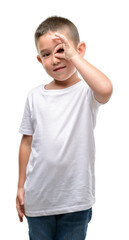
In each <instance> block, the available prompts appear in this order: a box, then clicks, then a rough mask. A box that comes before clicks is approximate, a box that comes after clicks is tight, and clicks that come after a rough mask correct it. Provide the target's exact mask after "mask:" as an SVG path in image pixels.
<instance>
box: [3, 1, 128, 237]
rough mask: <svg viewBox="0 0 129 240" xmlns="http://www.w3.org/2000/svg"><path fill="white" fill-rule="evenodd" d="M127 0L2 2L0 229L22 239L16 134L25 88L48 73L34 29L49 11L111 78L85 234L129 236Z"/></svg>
mask: <svg viewBox="0 0 129 240" xmlns="http://www.w3.org/2000/svg"><path fill="white" fill-rule="evenodd" d="M128 10H129V9H128V2H127V1H126V0H123V1H119V0H108V1H104V0H98V1H96V0H86V1H83V0H79V1H58V0H54V1H49V0H47V1H43V0H42V1H41V0H37V1H32V0H26V1H25V0H22V1H16V0H12V1H9V0H8V1H7V0H5V1H2V3H1V4H0V128H1V129H0V141H1V142H0V146H1V152H0V158H1V159H0V163H1V170H0V196H1V197H0V201H1V203H0V214H1V216H0V221H1V223H0V228H1V230H0V235H1V236H3V237H2V239H17V240H23V239H24V240H28V239H29V238H28V225H27V220H26V219H25V218H24V221H23V222H22V223H21V222H20V221H19V218H18V214H17V211H16V206H15V205H16V204H15V199H16V192H17V181H18V151H19V145H20V140H21V134H20V133H19V132H18V130H19V126H20V123H21V118H22V115H23V110H24V104H25V100H26V97H27V93H28V92H29V91H30V90H31V89H32V88H33V87H36V86H38V85H40V84H42V83H49V82H50V81H51V80H52V79H50V78H49V77H48V76H47V75H46V73H45V72H44V70H43V68H42V66H41V64H39V62H38V61H37V59H36V54H37V52H36V48H35V44H34V32H35V30H36V28H37V27H38V25H39V24H40V23H41V22H42V21H43V20H44V19H45V18H47V17H49V16H51V15H58V16H63V17H66V18H69V19H70V20H71V21H73V22H74V23H75V25H76V26H77V28H78V29H79V33H80V37H81V41H85V42H86V45H87V50H86V55H85V59H86V60H87V61H89V62H90V63H91V64H93V65H94V66H96V67H97V68H98V69H100V70H101V71H102V72H104V73H105V74H106V75H107V76H108V77H109V78H110V79H111V81H112V83H113V88H114V92H113V95H112V98H111V99H110V101H109V102H108V103H107V104H105V105H103V106H101V107H100V110H99V114H98V118H97V125H96V129H95V139H96V203H95V205H94V207H93V218H92V221H91V222H90V224H89V227H88V232H87V239H89V240H93V239H99V240H103V239H104V240H109V239H110V240H114V239H117V240H119V239H124V240H128V239H129V231H128V225H129V154H128V149H129V147H128V145H129V127H128V124H129V113H128V111H129V110H128V109H129V99H128V92H129V90H128V89H129V35H128V32H129V31H128V29H129V25H128V22H129V14H128Z"/></svg>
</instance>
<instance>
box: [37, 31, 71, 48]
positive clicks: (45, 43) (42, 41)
mask: <svg viewBox="0 0 129 240" xmlns="http://www.w3.org/2000/svg"><path fill="white" fill-rule="evenodd" d="M55 33H60V34H62V35H64V36H65V37H66V38H67V39H68V41H69V42H70V43H71V44H72V45H74V43H73V41H72V40H71V39H70V37H69V32H68V30H67V29H66V30H57V31H54V32H53V31H49V32H47V33H45V34H44V35H42V36H41V37H40V38H39V39H38V42H37V48H38V51H39V52H40V51H41V50H43V49H50V48H53V47H55V46H56V45H58V44H59V42H57V41H54V40H53V39H52V37H53V36H54V34H55Z"/></svg>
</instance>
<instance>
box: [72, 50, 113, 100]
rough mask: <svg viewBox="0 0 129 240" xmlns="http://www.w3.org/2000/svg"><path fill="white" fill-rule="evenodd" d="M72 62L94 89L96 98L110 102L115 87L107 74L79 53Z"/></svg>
mask: <svg viewBox="0 0 129 240" xmlns="http://www.w3.org/2000/svg"><path fill="white" fill-rule="evenodd" d="M71 62H72V63H73V64H74V66H75V67H76V69H77V70H78V72H79V73H80V74H81V76H82V77H83V79H84V80H85V81H86V82H87V84H88V85H89V87H90V88H91V89H92V90H93V92H94V96H95V98H96V100H97V101H98V102H101V103H106V102H108V100H109V98H110V97H111V94H112V91H113V88H112V84H111V82H110V80H109V79H108V78H107V77H106V75H105V74H103V73H102V72H101V71H99V70H98V69H97V68H95V67H94V66H93V65H91V64H90V63H89V62H87V61H86V60H85V59H84V58H82V57H81V56H80V55H79V54H76V55H75V56H73V57H72V58H71Z"/></svg>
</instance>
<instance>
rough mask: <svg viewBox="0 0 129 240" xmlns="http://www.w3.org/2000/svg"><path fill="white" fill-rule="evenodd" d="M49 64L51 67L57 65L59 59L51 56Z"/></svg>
mask: <svg viewBox="0 0 129 240" xmlns="http://www.w3.org/2000/svg"><path fill="white" fill-rule="evenodd" d="M51 63H52V65H57V64H58V63H60V59H59V58H56V57H55V55H54V54H53V55H52V59H51Z"/></svg>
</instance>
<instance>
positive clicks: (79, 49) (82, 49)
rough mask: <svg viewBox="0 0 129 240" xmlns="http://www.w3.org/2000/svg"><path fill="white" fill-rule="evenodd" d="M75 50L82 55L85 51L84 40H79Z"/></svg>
mask: <svg viewBox="0 0 129 240" xmlns="http://www.w3.org/2000/svg"><path fill="white" fill-rule="evenodd" d="M77 52H78V53H79V54H80V55H81V56H82V57H84V55H85V52H86V44H85V42H80V43H79V44H78V46H77Z"/></svg>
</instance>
